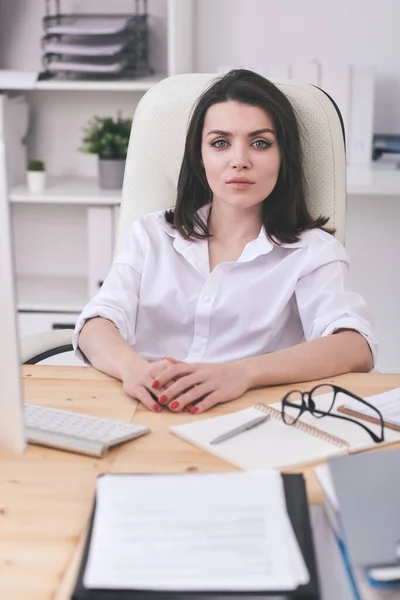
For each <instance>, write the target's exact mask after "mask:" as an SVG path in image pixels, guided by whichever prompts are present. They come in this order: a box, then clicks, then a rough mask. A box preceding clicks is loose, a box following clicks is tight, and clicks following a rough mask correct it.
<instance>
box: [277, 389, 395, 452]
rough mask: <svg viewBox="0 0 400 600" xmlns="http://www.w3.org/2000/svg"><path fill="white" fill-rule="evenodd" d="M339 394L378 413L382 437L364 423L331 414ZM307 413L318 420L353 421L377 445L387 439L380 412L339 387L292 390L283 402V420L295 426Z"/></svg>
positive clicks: (377, 417)
mask: <svg viewBox="0 0 400 600" xmlns="http://www.w3.org/2000/svg"><path fill="white" fill-rule="evenodd" d="M339 393H341V394H345V395H346V396H349V397H350V398H354V400H358V401H359V402H362V404H365V406H368V407H369V408H370V409H372V410H373V411H374V412H375V413H376V419H377V420H378V421H379V423H380V428H381V434H380V436H378V435H376V433H374V432H373V431H371V429H370V428H369V427H367V426H366V425H364V424H363V423H360V422H359V421H356V420H355V419H352V418H351V417H345V416H343V415H338V414H337V413H336V412H335V413H332V412H331V411H332V408H333V405H334V404H335V400H336V396H337V395H338V394H339ZM305 412H310V413H311V414H312V415H313V416H314V417H316V418H317V419H320V418H322V417H327V416H328V417H334V418H335V419H343V420H345V421H351V422H352V423H355V424H356V425H359V426H360V427H362V428H363V429H364V430H365V431H366V432H367V433H369V435H370V436H371V438H372V439H373V440H374V442H375V443H376V444H379V443H380V442H383V441H384V439H385V438H384V422H383V417H382V414H381V413H380V411H379V410H378V409H377V408H375V406H372V404H370V403H369V402H367V401H366V400H364V399H363V398H360V397H359V396H356V395H355V394H352V392H349V391H348V390H345V389H344V388H341V387H339V386H337V385H331V384H326V383H322V384H319V385H316V386H315V387H313V388H312V390H310V391H309V392H300V391H299V390H292V391H291V392H289V393H288V394H286V396H285V397H284V398H283V400H282V420H283V422H284V423H286V425H294V424H295V423H296V422H297V421H298V420H299V419H300V417H301V415H302V414H303V413H305Z"/></svg>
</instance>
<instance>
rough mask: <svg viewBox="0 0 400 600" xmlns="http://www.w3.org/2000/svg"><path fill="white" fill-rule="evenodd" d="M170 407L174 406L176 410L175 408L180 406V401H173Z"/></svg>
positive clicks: (173, 408)
mask: <svg viewBox="0 0 400 600" xmlns="http://www.w3.org/2000/svg"><path fill="white" fill-rule="evenodd" d="M169 407H170V408H172V410H175V408H179V402H172V403H171V404H170V405H169Z"/></svg>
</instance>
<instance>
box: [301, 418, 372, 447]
mask: <svg viewBox="0 0 400 600" xmlns="http://www.w3.org/2000/svg"><path fill="white" fill-rule="evenodd" d="M310 412H311V411H310ZM313 412H314V413H316V412H317V413H320V414H321V415H326V416H327V417H335V419H343V421H351V422H352V423H355V424H356V425H359V426H360V427H362V428H363V429H364V430H365V431H366V432H367V433H369V435H370V436H371V437H372V439H373V440H374V442H375V443H376V444H378V443H379V442H383V441H384V434H383V425H382V435H381V438H382V439H379V437H378V436H377V435H376V434H375V433H374V432H373V431H371V430H370V429H369V427H366V425H364V423H360V422H359V421H356V420H355V419H352V418H351V417H343V416H342V415H335V414H333V413H325V412H322V411H320V410H313V411H312V412H311V414H312V413H313Z"/></svg>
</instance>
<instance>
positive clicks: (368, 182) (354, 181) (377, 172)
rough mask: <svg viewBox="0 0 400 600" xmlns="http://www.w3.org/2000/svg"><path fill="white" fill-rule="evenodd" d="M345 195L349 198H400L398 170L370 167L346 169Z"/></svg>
mask: <svg viewBox="0 0 400 600" xmlns="http://www.w3.org/2000/svg"><path fill="white" fill-rule="evenodd" d="M347 193H348V194H349V195H351V196H400V169H394V168H393V167H392V166H388V167H386V168H385V167H384V166H383V165H376V166H375V165H372V167H371V169H363V170H357V169H354V168H352V167H348V169H347Z"/></svg>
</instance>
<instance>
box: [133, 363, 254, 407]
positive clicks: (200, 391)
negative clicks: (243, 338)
mask: <svg viewBox="0 0 400 600" xmlns="http://www.w3.org/2000/svg"><path fill="white" fill-rule="evenodd" d="M123 387H124V391H125V392H126V393H127V394H128V395H129V396H131V397H132V398H136V399H137V400H139V401H140V402H141V403H142V404H144V405H145V406H146V407H147V408H148V409H149V410H151V411H153V412H160V410H161V408H162V407H163V406H165V407H166V408H168V409H170V410H171V411H172V412H181V411H183V410H189V411H190V412H191V414H196V413H201V412H204V411H206V410H208V409H209V408H211V407H212V406H215V405H216V404H220V403H223V402H229V401H230V400H234V399H235V398H238V397H239V396H242V394H244V393H245V392H246V391H247V390H248V389H249V388H250V381H249V377H248V376H247V374H246V369H245V368H244V367H243V366H242V365H241V364H240V363H227V364H210V363H185V362H182V361H178V360H176V359H174V358H171V357H165V358H163V360H161V361H158V362H155V363H151V364H149V365H148V367H147V369H146V370H145V372H143V373H141V374H140V375H139V376H137V375H136V376H135V374H134V373H132V374H128V375H127V377H125V378H124V379H123Z"/></svg>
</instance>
